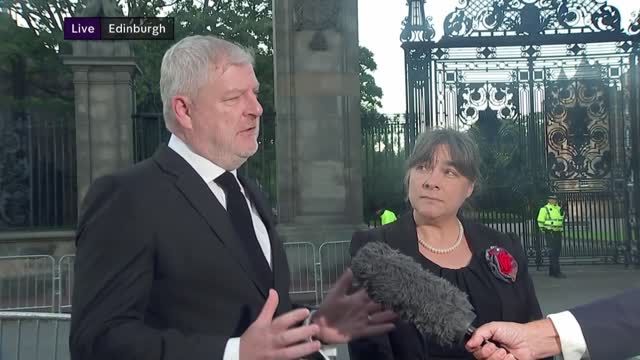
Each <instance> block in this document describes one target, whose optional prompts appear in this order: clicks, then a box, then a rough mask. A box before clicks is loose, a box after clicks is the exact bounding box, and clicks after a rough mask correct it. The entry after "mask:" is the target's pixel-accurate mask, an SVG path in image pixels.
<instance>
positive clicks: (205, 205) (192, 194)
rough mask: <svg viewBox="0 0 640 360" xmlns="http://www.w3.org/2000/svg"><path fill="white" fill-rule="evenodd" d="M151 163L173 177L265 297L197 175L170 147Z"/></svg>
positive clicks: (222, 213) (227, 223) (215, 201)
mask: <svg viewBox="0 0 640 360" xmlns="http://www.w3.org/2000/svg"><path fill="white" fill-rule="evenodd" d="M153 158H154V160H155V161H156V162H157V163H158V165H159V166H160V167H161V168H162V169H164V170H165V171H167V172H169V173H172V174H173V175H174V176H175V185H176V187H177V188H178V190H179V191H180V192H181V193H182V194H183V195H184V197H185V198H186V199H187V200H188V201H189V203H190V204H191V205H192V206H193V208H194V209H195V210H196V211H197V212H198V213H199V214H200V215H201V216H202V217H203V218H204V220H205V221H206V222H207V224H208V225H209V227H210V228H211V230H212V231H213V232H214V233H215V235H216V236H217V237H218V238H219V239H220V240H221V241H222V242H223V243H224V245H225V247H226V248H227V249H228V250H229V253H230V254H231V256H232V257H233V258H235V259H236V261H237V262H238V264H239V265H240V267H241V268H242V269H243V270H244V271H245V272H246V273H247V274H248V275H249V278H250V279H251V281H252V282H253V283H254V285H255V286H256V288H257V289H258V290H259V291H260V293H261V294H262V295H263V296H264V297H266V296H267V292H268V289H265V288H264V286H261V285H260V284H259V282H258V280H257V277H256V274H254V272H253V270H252V266H251V264H250V263H249V261H248V259H247V256H246V254H245V252H244V249H243V248H242V245H241V244H240V242H239V239H238V238H237V235H236V232H235V230H234V229H233V225H232V224H231V220H230V219H229V215H228V214H227V211H226V210H225V209H224V207H223V206H222V205H221V204H220V202H219V201H218V199H217V198H216V197H215V195H213V193H212V192H211V189H209V187H208V185H207V184H205V182H204V181H202V178H201V177H200V176H199V175H198V174H197V173H196V171H195V170H194V169H193V168H192V167H191V166H190V165H189V164H188V163H187V162H186V161H185V160H184V159H183V158H182V157H180V155H178V154H177V153H176V152H174V151H173V150H171V149H170V148H169V147H167V146H166V145H165V146H161V147H160V148H159V149H158V151H157V152H156V153H155V155H154V157H153Z"/></svg>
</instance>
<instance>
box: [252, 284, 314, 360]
mask: <svg viewBox="0 0 640 360" xmlns="http://www.w3.org/2000/svg"><path fill="white" fill-rule="evenodd" d="M277 307H278V293H277V292H276V291H275V290H269V297H268V298H267V301H266V302H265V304H264V306H263V307H262V311H260V315H258V318H257V319H256V320H255V321H254V322H253V324H251V326H249V328H248V329H247V330H246V331H245V332H244V334H242V336H241V337H240V360H254V359H256V360H258V359H259V360H270V359H299V358H301V357H304V356H306V355H309V354H313V353H314V352H316V351H318V350H319V349H320V342H319V341H308V339H309V338H311V337H315V336H317V335H318V330H319V328H318V325H313V324H311V325H307V326H297V325H298V324H299V323H300V322H302V321H304V320H305V319H306V318H307V317H308V316H309V310H308V309H296V310H293V311H289V312H288V313H285V314H282V315H280V316H278V317H277V318H275V319H274V318H273V315H274V314H275V312H276V308H277Z"/></svg>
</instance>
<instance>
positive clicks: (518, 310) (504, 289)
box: [349, 214, 542, 360]
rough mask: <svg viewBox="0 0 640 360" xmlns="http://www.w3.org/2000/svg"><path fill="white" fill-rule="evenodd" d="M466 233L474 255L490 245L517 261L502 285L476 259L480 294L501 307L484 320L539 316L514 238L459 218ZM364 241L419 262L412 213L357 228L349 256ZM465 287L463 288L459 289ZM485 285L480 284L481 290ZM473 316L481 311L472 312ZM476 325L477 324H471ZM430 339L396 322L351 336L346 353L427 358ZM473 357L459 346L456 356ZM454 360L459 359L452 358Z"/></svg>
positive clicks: (378, 359)
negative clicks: (374, 333) (512, 277)
mask: <svg viewBox="0 0 640 360" xmlns="http://www.w3.org/2000/svg"><path fill="white" fill-rule="evenodd" d="M462 223H463V226H464V229H465V234H466V236H467V239H468V241H469V247H470V249H471V251H472V254H473V256H474V257H482V258H483V259H484V252H485V250H486V249H488V248H489V247H490V246H492V245H496V246H501V247H503V248H505V249H506V250H507V251H509V253H511V254H512V255H513V257H514V258H515V259H516V261H517V262H518V273H517V276H516V281H515V282H513V283H507V282H505V281H503V280H500V279H498V278H497V277H496V276H495V275H494V274H493V273H492V272H491V270H490V267H489V265H488V263H487V262H486V261H485V260H481V261H479V262H476V263H477V264H480V265H477V267H478V268H479V269H478V272H479V273H480V274H481V276H482V277H483V279H485V282H486V283H487V284H490V285H489V286H488V287H487V288H486V292H485V293H484V294H479V295H481V296H488V297H491V298H490V301H495V302H498V303H499V304H500V305H499V306H500V308H499V310H500V311H499V316H497V318H495V319H487V320H488V321H495V320H504V321H515V322H520V323H524V322H528V321H531V320H536V319H540V318H542V312H541V311H540V306H539V304H538V300H537V298H536V294H535V290H534V287H533V283H532V281H531V277H530V276H529V273H528V269H527V257H526V255H525V253H524V251H523V249H522V246H521V245H520V243H519V241H514V240H512V239H511V238H510V237H508V236H507V235H505V234H503V233H500V232H498V231H495V230H493V229H490V228H489V227H486V226H483V225H479V224H474V223H470V222H466V221H464V220H463V221H462ZM369 241H382V242H385V243H386V244H388V245H389V246H390V247H391V248H393V249H397V250H399V251H400V252H401V253H403V254H405V255H408V256H411V257H413V258H415V259H416V260H417V261H423V259H421V258H422V255H421V254H420V252H419V248H418V236H417V233H416V224H415V222H414V219H413V216H412V214H407V215H404V216H402V217H400V218H399V219H398V221H396V222H393V223H391V224H388V225H385V226H382V227H379V228H375V229H371V230H365V231H360V232H356V233H355V234H354V235H353V238H352V240H351V255H352V256H354V255H355V253H356V252H357V251H358V249H360V248H361V247H362V246H363V245H364V244H365V243H367V242H369ZM463 290H464V289H463ZM484 290H485V288H482V291H483V292H484ZM477 315H479V316H478V317H484V318H486V317H487V316H481V315H484V314H477ZM474 325H481V324H474ZM430 344H431V343H430V342H429V341H425V340H424V339H423V337H422V336H421V335H420V333H419V332H418V330H417V329H416V328H415V326H414V325H412V324H410V323H407V322H403V321H398V323H397V324H396V329H395V330H394V331H392V332H390V333H389V334H388V335H384V336H378V337H370V338H366V339H362V340H356V341H353V342H351V343H350V344H349V352H350V354H351V359H352V360H365V359H369V360H392V359H396V360H410V359H416V360H417V359H421V360H422V359H432V358H434V357H432V356H429V346H433V345H430ZM461 346H463V345H462V344H460V345H459V347H461ZM460 352H461V353H462V355H461V356H463V357H468V358H469V359H473V356H471V355H470V354H467V353H466V352H465V351H464V350H463V349H462V350H460V351H459V352H458V355H457V356H460V355H459V354H460ZM454 358H459V357H454Z"/></svg>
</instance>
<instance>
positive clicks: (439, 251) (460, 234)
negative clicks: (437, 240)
mask: <svg viewBox="0 0 640 360" xmlns="http://www.w3.org/2000/svg"><path fill="white" fill-rule="evenodd" d="M458 225H459V230H458V240H456V242H455V243H454V244H453V245H451V246H450V247H448V248H444V249H439V248H437V247H433V246H431V245H429V243H427V242H426V241H424V240H422V239H420V238H418V242H419V243H420V245H422V246H424V247H425V248H427V249H428V250H429V251H431V252H434V253H436V254H448V253H450V252H452V251H453V250H455V249H456V248H457V247H458V246H460V244H461V243H462V238H463V237H464V236H463V235H464V228H462V223H461V222H460V220H458Z"/></svg>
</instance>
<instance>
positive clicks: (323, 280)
mask: <svg viewBox="0 0 640 360" xmlns="http://www.w3.org/2000/svg"><path fill="white" fill-rule="evenodd" d="M350 243H351V241H329V242H326V243H323V244H322V245H320V249H319V254H320V300H321V301H322V299H324V295H325V294H326V293H327V292H329V290H330V289H331V286H332V285H333V284H334V283H335V282H336V280H338V277H340V275H342V273H343V272H344V270H345V269H346V268H347V267H348V266H349V263H350V262H351V255H350V254H349V244H350Z"/></svg>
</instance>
